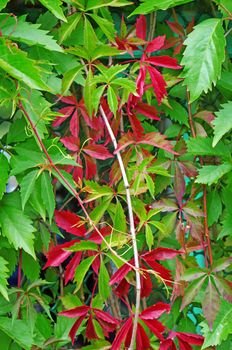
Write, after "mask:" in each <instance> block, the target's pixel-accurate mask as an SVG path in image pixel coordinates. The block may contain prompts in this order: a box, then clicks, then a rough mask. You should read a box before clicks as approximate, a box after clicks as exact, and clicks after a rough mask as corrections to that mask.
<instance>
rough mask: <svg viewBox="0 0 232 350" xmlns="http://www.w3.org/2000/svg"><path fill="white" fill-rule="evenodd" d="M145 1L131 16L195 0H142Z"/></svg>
mask: <svg viewBox="0 0 232 350" xmlns="http://www.w3.org/2000/svg"><path fill="white" fill-rule="evenodd" d="M142 1H143V3H142V4H140V5H139V6H138V7H137V8H136V9H135V10H134V11H133V12H132V13H131V14H130V16H134V15H138V14H147V13H150V12H154V11H157V10H167V9H168V8H170V7H174V6H178V5H182V4H187V3H188V2H191V1H193V0H162V1H160V0H153V1H150V0H142Z"/></svg>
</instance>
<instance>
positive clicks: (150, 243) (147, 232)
mask: <svg viewBox="0 0 232 350" xmlns="http://www.w3.org/2000/svg"><path fill="white" fill-rule="evenodd" d="M145 237H146V242H147V246H148V249H149V250H151V248H152V246H153V244H154V236H153V233H152V230H151V227H150V225H148V224H147V225H145Z"/></svg>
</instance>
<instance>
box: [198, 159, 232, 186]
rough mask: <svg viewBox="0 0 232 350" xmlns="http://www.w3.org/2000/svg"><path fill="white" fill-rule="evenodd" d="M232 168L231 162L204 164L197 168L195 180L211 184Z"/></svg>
mask: <svg viewBox="0 0 232 350" xmlns="http://www.w3.org/2000/svg"><path fill="white" fill-rule="evenodd" d="M231 170H232V164H230V163H224V164H220V165H205V166H203V167H202V168H201V169H200V170H199V175H198V176H197V178H196V182H197V183H200V184H207V185H212V184H213V183H217V182H218V180H219V179H220V178H221V177H222V176H224V175H225V174H227V173H228V172H229V171H231Z"/></svg>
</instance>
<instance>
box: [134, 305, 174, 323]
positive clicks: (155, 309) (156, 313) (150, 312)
mask: <svg viewBox="0 0 232 350" xmlns="http://www.w3.org/2000/svg"><path fill="white" fill-rule="evenodd" d="M170 310H171V308H170V305H169V304H165V303H162V302H158V303H157V304H155V305H152V306H150V307H148V308H147V309H145V310H144V311H142V312H141V314H140V315H139V317H140V318H141V319H142V320H153V319H155V318H159V317H160V316H161V315H162V314H163V313H164V312H167V313H169V312H170Z"/></svg>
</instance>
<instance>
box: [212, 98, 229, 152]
mask: <svg viewBox="0 0 232 350" xmlns="http://www.w3.org/2000/svg"><path fill="white" fill-rule="evenodd" d="M221 107H222V109H220V110H219V111H218V112H216V113H215V114H216V118H215V119H214V121H213V125H214V138H213V147H215V146H216V145H217V143H218V141H220V140H221V138H222V137H223V136H224V135H225V134H226V133H227V132H228V131H230V130H231V129H232V101H229V102H227V103H225V104H223V105H222V106H221Z"/></svg>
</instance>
